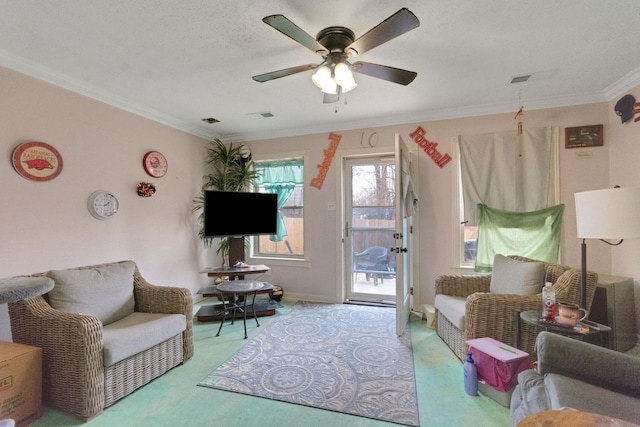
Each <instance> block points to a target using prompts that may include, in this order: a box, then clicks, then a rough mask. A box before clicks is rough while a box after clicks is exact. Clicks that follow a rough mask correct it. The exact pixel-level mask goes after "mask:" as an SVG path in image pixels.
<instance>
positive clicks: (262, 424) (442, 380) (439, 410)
mask: <svg viewBox="0 0 640 427" xmlns="http://www.w3.org/2000/svg"><path fill="white" fill-rule="evenodd" d="M206 302H207V303H210V302H211V300H207V301H206ZM283 305H284V308H280V309H278V310H277V314H276V315H275V316H272V317H262V318H260V325H261V326H260V327H259V328H256V327H255V323H254V324H253V325H251V324H250V323H247V331H248V334H249V339H251V338H253V337H255V336H257V335H258V334H259V333H260V332H261V330H262V329H263V328H265V327H266V326H267V325H269V324H270V323H272V322H273V321H275V320H277V319H278V318H279V317H280V316H281V315H282V314H285V313H287V312H288V311H290V310H291V306H292V303H291V302H288V301H284V302H283ZM198 308H199V304H196V307H195V309H194V310H195V311H197V310H198ZM195 311H194V312H195ZM218 325H219V323H218V322H207V323H199V322H194V347H195V354H194V356H193V358H191V359H190V360H188V361H187V362H186V363H185V364H184V365H181V366H178V367H176V368H174V369H172V370H171V371H169V372H167V373H166V374H164V375H162V376H161V377H160V378H157V379H155V380H153V381H152V382H151V383H149V384H147V385H146V386H144V387H142V388H141V389H139V390H137V391H135V392H134V393H133V394H131V395H129V396H127V397H125V398H124V399H122V400H120V401H118V402H117V403H116V404H114V405H113V406H111V407H109V408H107V409H105V411H104V412H103V413H102V414H101V415H99V416H98V417H97V418H95V419H93V420H91V421H89V422H88V423H86V424H85V423H82V422H80V421H78V420H76V419H74V418H72V417H70V416H69V415H66V414H64V413H62V412H59V411H57V410H53V409H48V408H45V411H44V414H43V416H42V418H40V419H39V420H38V421H36V422H35V423H33V424H32V425H33V426H37V427H39V426H81V425H86V426H90V427H96V426H105V427H112V426H123V427H129V426H131V427H146V426H172V427H175V426H185V427H186V426H189V427H193V426H195V427H199V426H202V427H205V426H206V427H209V426H224V427H283V426H289V425H298V426H304V427H328V426H332V427H333V426H349V427H381V426H396V427H397V424H393V423H389V422H384V421H378V420H373V419H370V418H362V417H356V416H353V415H347V414H343V413H339V412H332V411H326V410H323V409H317V408H312V407H307V406H302V405H294V404H291V403H285V402H280V401H275V400H270V399H263V398H259V397H255V396H247V395H243V394H239V393H229V392H227V391H223V390H215V389H208V388H205V387H198V386H196V385H195V384H197V383H198V382H199V381H200V380H202V379H203V378H204V377H206V376H207V375H208V374H209V373H210V372H211V370H212V368H213V367H215V366H219V365H221V364H222V363H224V362H225V361H226V360H227V359H229V358H230V357H231V356H232V355H233V354H235V353H236V352H237V351H238V350H240V349H241V348H242V347H243V346H244V345H245V344H246V343H247V341H248V340H245V339H244V332H243V329H242V322H236V323H235V325H234V326H231V325H225V327H223V328H222V332H221V334H220V336H219V337H216V332H217V330H218ZM410 327H411V340H412V348H413V358H414V364H415V376H416V386H417V392H418V411H419V414H420V425H421V426H427V427H431V426H435V427H440V426H443V427H448V426H452V427H454V426H459V425H469V426H474V427H485V426H486V427H494V426H495V427H507V426H509V410H508V409H507V408H504V407H502V406H500V405H499V404H498V403H496V402H494V401H493V400H491V399H489V398H488V397H485V396H477V397H469V396H467V395H466V394H465V392H464V385H463V380H462V363H461V362H460V361H459V360H458V359H457V358H456V357H455V356H454V355H453V353H452V352H451V350H449V348H448V347H447V346H446V344H444V343H443V342H442V340H441V339H440V338H438V336H437V335H436V333H435V331H433V330H431V329H429V328H427V327H426V322H424V321H422V320H420V319H419V318H418V317H416V316H412V317H411V322H410Z"/></svg>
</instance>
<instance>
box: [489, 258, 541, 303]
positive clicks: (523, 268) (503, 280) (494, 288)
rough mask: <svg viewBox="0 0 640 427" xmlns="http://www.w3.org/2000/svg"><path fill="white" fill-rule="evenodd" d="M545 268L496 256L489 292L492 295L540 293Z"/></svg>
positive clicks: (536, 264) (533, 263)
mask: <svg viewBox="0 0 640 427" xmlns="http://www.w3.org/2000/svg"><path fill="white" fill-rule="evenodd" d="M545 271H546V270H545V266H544V264H543V263H541V262H526V261H518V260H515V259H511V258H507V257H505V256H502V255H496V256H495V258H494V259H493V272H492V273H491V285H490V286H489V291H490V292H491V293H493V294H516V295H535V294H538V293H540V292H542V287H543V286H544V277H545Z"/></svg>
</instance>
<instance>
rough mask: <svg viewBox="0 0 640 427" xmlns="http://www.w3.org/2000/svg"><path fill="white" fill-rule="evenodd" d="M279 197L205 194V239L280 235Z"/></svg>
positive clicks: (253, 194)
mask: <svg viewBox="0 0 640 427" xmlns="http://www.w3.org/2000/svg"><path fill="white" fill-rule="evenodd" d="M277 224H278V196H277V195H276V194H274V193H243V192H234V191H212V190H207V191H205V192H204V235H205V237H240V236H257V235H261V234H276V229H277Z"/></svg>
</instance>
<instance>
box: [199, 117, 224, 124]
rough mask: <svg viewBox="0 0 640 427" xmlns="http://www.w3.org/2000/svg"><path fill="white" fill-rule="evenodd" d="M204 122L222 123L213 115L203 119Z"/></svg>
mask: <svg viewBox="0 0 640 427" xmlns="http://www.w3.org/2000/svg"><path fill="white" fill-rule="evenodd" d="M202 121H203V122H205V123H209V124H210V125H212V124H214V123H220V120H218V119H214V118H213V117H207V118H204V119H202Z"/></svg>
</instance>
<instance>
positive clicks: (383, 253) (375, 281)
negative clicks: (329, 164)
mask: <svg viewBox="0 0 640 427" xmlns="http://www.w3.org/2000/svg"><path fill="white" fill-rule="evenodd" d="M344 174H345V189H344V190H345V191H344V194H345V239H344V241H345V245H344V247H345V251H344V265H345V285H346V295H345V296H346V299H347V300H348V301H352V302H353V301H356V302H374V303H383V304H384V303H386V304H390V305H393V304H395V301H396V298H395V295H396V279H395V278H396V275H395V256H394V254H393V253H391V247H393V246H394V238H393V234H394V231H395V194H394V192H395V161H394V158H393V157H392V156H391V155H376V156H370V157H360V158H350V159H346V160H345V163H344Z"/></svg>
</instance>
